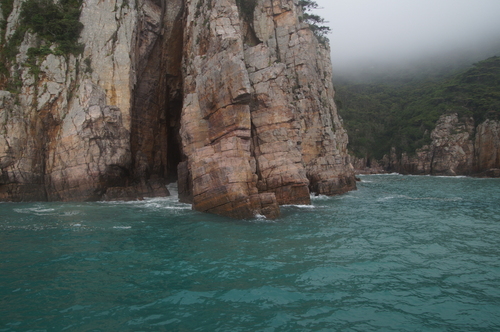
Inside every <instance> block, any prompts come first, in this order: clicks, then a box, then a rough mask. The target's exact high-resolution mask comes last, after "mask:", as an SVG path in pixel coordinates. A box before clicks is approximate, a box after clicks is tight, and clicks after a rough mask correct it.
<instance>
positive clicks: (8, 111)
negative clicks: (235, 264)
mask: <svg viewBox="0 0 500 332" xmlns="http://www.w3.org/2000/svg"><path fill="white" fill-rule="evenodd" d="M21 3H22V1H21V0H19V1H14V10H13V11H12V13H11V14H10V15H9V17H8V18H7V25H6V29H5V31H2V33H5V34H4V35H5V37H6V39H7V40H8V39H9V37H11V36H12V35H13V34H14V31H15V30H16V28H17V26H18V24H19V12H20V8H21ZM301 15H302V13H301V7H300V6H299V5H298V1H296V0H281V1H272V0H258V1H257V3H256V7H255V10H254V12H253V13H247V12H245V13H242V12H240V10H239V8H238V6H237V5H236V1H235V0H218V1H210V0H172V1H157V0H145V1H141V2H133V1H126V0H112V1H104V2H103V1H97V0H84V1H83V5H82V13H81V16H80V20H81V22H82V23H83V25H84V29H83V31H82V33H81V38H80V42H81V43H82V44H84V45H85V48H84V51H83V54H80V55H77V56H74V55H66V56H61V55H55V54H49V55H48V56H46V57H41V58H39V59H38V60H37V62H36V65H37V66H38V67H39V69H40V70H39V73H37V75H34V74H33V71H30V70H29V68H28V67H26V66H22V64H23V63H24V62H26V61H27V59H28V50H29V48H30V47H39V46H40V43H43V42H42V41H40V39H39V38H38V37H37V36H36V35H33V34H26V35H25V38H24V40H23V42H22V44H21V46H20V48H19V54H18V55H17V56H16V60H15V61H12V63H9V66H10V68H9V71H10V72H11V73H17V74H16V75H19V78H20V82H21V83H22V85H21V86H20V88H19V91H18V92H16V93H10V92H7V91H1V92H0V126H1V132H0V143H1V145H0V168H1V172H2V176H1V178H0V199H1V200H99V199H105V200H116V199H120V200H122V199H141V198H142V197H146V196H162V195H168V191H167V189H166V187H165V185H166V183H167V182H170V181H173V180H175V179H176V178H178V186H179V197H180V199H181V201H184V202H191V203H192V204H193V208H194V209H196V210H200V211H205V212H211V213H217V214H222V215H226V216H229V217H234V218H247V217H252V216H255V215H265V216H266V217H269V218H276V217H278V216H279V205H280V204H308V203H310V194H311V193H312V192H316V193H318V194H326V195H333V194H339V193H343V192H345V191H347V190H352V189H354V188H355V181H354V176H353V169H352V167H351V166H350V163H349V158H348V155H347V148H346V147H347V134H346V132H345V130H344V129H343V127H342V122H341V120H340V119H339V117H338V115H337V112H336V108H335V104H334V101H333V97H334V90H333V87H332V83H331V78H332V72H331V64H330V59H329V49H328V46H327V45H322V44H321V43H319V42H318V40H317V38H316V37H315V36H314V35H313V33H312V32H311V30H310V29H309V28H308V26H307V24H305V23H301V22H300V20H299V17H300V16H301ZM52 48H53V49H54V46H52ZM2 84H6V83H5V82H4V83H1V82H0V88H1V87H2Z"/></svg>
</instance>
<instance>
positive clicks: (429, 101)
mask: <svg viewBox="0 0 500 332" xmlns="http://www.w3.org/2000/svg"><path fill="white" fill-rule="evenodd" d="M435 69H436V68H435V67H432V68H431V70H430V71H428V72H425V71H422V74H421V76H420V77H418V76H415V75H416V74H414V75H413V76H412V77H391V78H380V79H379V80H378V81H373V82H369V83H356V84H350V85H349V84H348V85H344V86H339V88H338V91H339V93H338V96H337V98H339V99H338V103H339V105H340V106H341V107H340V113H341V115H342V116H343V117H344V120H345V121H344V123H345V125H346V127H347V130H348V133H349V138H350V141H351V142H350V146H349V147H350V150H351V151H352V152H353V154H354V155H355V157H353V159H352V162H353V165H354V167H355V168H356V172H357V173H377V172H398V173H402V174H431V175H448V176H453V175H470V176H481V177H499V176H500V93H499V91H500V57H497V56H494V57H490V58H488V59H486V60H483V61H480V62H478V63H475V64H474V65H471V66H470V67H468V68H464V69H461V70H455V71H452V72H451V73H446V71H444V72H445V73H446V74H442V75H441V76H439V75H438V74H436V72H438V73H439V71H436V70H435ZM436 75H437V77H436Z"/></svg>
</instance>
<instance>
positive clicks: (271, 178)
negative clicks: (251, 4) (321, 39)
mask: <svg viewBox="0 0 500 332" xmlns="http://www.w3.org/2000/svg"><path fill="white" fill-rule="evenodd" d="M300 15H301V12H300V7H299V6H297V3H296V2H294V1H291V0H288V1H287V0H282V1H271V0H259V1H257V4H256V7H255V11H254V12H253V13H252V14H251V15H247V16H246V17H245V14H244V13H242V12H241V10H239V9H238V7H237V5H236V3H235V2H234V1H231V0H222V1H216V2H214V1H212V2H210V1H202V0H200V1H194V2H191V3H189V6H188V8H187V22H190V23H189V24H188V26H187V27H186V29H185V45H186V46H185V51H184V52H185V54H184V62H183V67H184V68H185V85H184V95H185V99H184V107H183V111H182V116H181V137H182V143H183V152H184V154H185V156H186V158H187V161H186V163H184V164H182V167H184V168H185V169H184V171H183V172H182V173H183V174H185V175H186V176H187V180H183V182H184V183H190V184H191V186H189V185H186V187H187V188H191V190H192V201H193V205H194V208H195V209H197V210H201V211H208V212H215V213H221V214H225V215H230V216H234V217H246V216H250V215H253V214H256V213H260V214H264V215H268V216H271V217H274V216H276V215H277V214H278V211H279V210H278V208H277V205H278V204H308V203H310V192H317V193H320V194H327V195H332V194H339V193H343V192H345V191H347V190H351V189H353V188H354V187H355V182H354V177H353V175H352V174H353V173H352V170H351V169H350V168H349V167H348V160H347V153H346V145H347V135H346V132H345V131H344V129H343V128H342V124H341V122H340V120H339V118H338V116H337V113H336V109H335V105H334V102H333V88H332V85H331V75H332V73H331V65H330V61H329V56H328V53H329V50H328V49H327V47H325V46H324V45H320V44H319V43H318V41H317V39H316V37H315V36H314V35H313V34H312V32H311V31H310V30H309V29H308V26H307V25H306V24H304V23H301V22H300V20H299V16H300Z"/></svg>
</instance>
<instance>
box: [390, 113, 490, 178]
mask: <svg viewBox="0 0 500 332" xmlns="http://www.w3.org/2000/svg"><path fill="white" fill-rule="evenodd" d="M431 139H432V143H431V144H430V145H426V146H424V147H422V148H421V149H418V150H417V151H416V153H415V155H412V156H409V155H408V154H406V153H403V154H402V155H401V156H398V155H397V154H396V152H395V151H394V150H393V151H392V152H391V154H390V156H386V157H385V158H384V160H383V164H385V168H386V169H387V170H389V171H396V172H400V173H404V174H432V175H484V176H495V177H496V176H498V175H496V174H497V173H499V172H498V171H496V170H497V169H500V123H499V122H498V121H494V120H486V121H485V122H483V123H481V124H480V125H478V126H474V120H473V119H472V118H467V117H466V118H459V117H458V115H457V114H456V113H454V114H446V115H443V116H441V117H440V119H439V120H438V122H437V124H436V128H435V129H434V130H433V131H432V132H431Z"/></svg>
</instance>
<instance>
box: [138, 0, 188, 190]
mask: <svg viewBox="0 0 500 332" xmlns="http://www.w3.org/2000/svg"><path fill="white" fill-rule="evenodd" d="M176 2H179V0H175V1H172V2H167V3H163V2H162V3H160V5H161V11H162V13H163V14H162V18H161V20H162V21H161V22H160V23H159V24H157V25H156V24H151V18H150V17H144V18H143V24H142V26H141V28H140V29H139V31H138V35H137V57H136V61H137V62H136V73H137V80H136V84H135V87H134V93H133V102H132V110H131V116H132V123H131V133H130V134H131V140H130V142H131V143H130V144H131V155H132V165H131V168H132V172H131V174H132V177H133V180H134V182H143V181H150V180H155V181H159V182H162V183H164V184H167V183H171V182H175V181H176V180H177V176H178V174H177V165H178V164H179V163H180V162H181V161H182V159H183V158H182V148H181V140H180V135H179V130H180V117H181V111H182V103H183V94H182V72H181V68H182V66H181V64H182V50H183V29H179V25H181V24H182V12H183V8H182V5H179V4H181V3H182V2H179V3H178V4H177V5H176ZM155 5H158V3H155ZM159 10H160V9H159Z"/></svg>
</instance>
